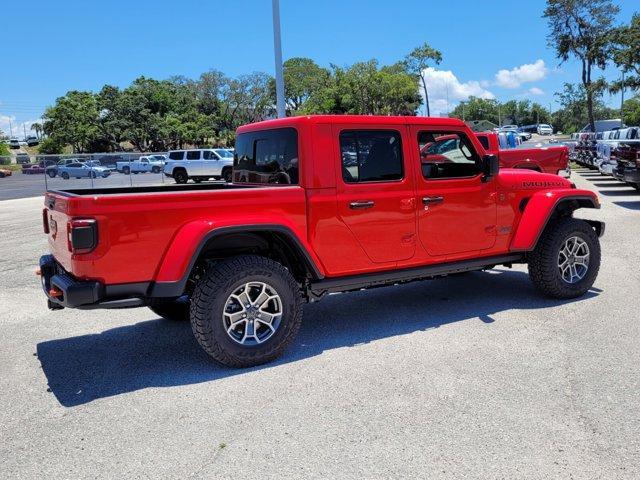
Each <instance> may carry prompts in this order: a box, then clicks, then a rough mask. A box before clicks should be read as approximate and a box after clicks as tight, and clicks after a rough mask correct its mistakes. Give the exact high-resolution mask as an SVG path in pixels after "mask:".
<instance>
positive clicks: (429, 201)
mask: <svg viewBox="0 0 640 480" xmlns="http://www.w3.org/2000/svg"><path fill="white" fill-rule="evenodd" d="M442 202H444V197H422V204H423V205H436V204H438V203H442Z"/></svg>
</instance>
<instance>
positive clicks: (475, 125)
mask: <svg viewBox="0 0 640 480" xmlns="http://www.w3.org/2000/svg"><path fill="white" fill-rule="evenodd" d="M465 123H466V124H467V125H468V126H469V128H470V129H471V130H473V131H474V132H489V131H491V130H493V129H494V128H498V125H496V124H495V123H493V122H490V121H489V120H468V121H466V122H465Z"/></svg>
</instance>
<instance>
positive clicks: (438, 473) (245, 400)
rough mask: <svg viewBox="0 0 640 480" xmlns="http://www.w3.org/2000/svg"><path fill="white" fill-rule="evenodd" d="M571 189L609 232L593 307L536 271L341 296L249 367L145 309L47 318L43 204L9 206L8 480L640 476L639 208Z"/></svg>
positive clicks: (617, 195) (587, 179) (2, 260)
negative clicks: (554, 294) (546, 289)
mask: <svg viewBox="0 0 640 480" xmlns="http://www.w3.org/2000/svg"><path fill="white" fill-rule="evenodd" d="M573 181H575V182H576V183H577V184H578V185H579V186H581V187H583V186H586V187H588V188H595V189H597V190H599V191H600V193H601V200H602V209H601V210H599V211H584V212H582V213H581V214H580V215H581V216H586V217H591V218H597V219H601V220H604V221H605V222H606V223H607V228H606V234H605V236H604V237H603V239H602V267H601V270H600V275H599V277H598V279H597V280H596V283H595V285H594V288H593V289H592V290H591V291H590V292H589V294H587V295H586V296H585V297H584V298H581V299H578V300H574V301H553V300H548V299H545V298H541V297H540V296H539V295H538V294H537V293H536V292H535V291H534V290H533V288H532V286H531V284H530V282H529V280H528V277H527V275H526V268H524V267H521V266H518V267H516V268H514V269H513V270H508V269H503V268H501V269H497V270H494V271H491V272H484V273H472V274H468V275H464V276H456V277H451V278H447V279H442V280H435V281H426V282H417V283H412V284H407V285H403V286H396V287H389V288H382V289H376V290H371V291H367V292H358V293H353V294H342V295H332V296H330V297H328V298H325V299H323V300H322V301H321V302H319V303H316V304H311V305H308V306H307V307H306V308H305V319H304V323H303V326H302V329H301V331H300V334H299V336H298V337H297V339H296V340H295V342H294V345H293V347H292V348H290V349H289V350H288V351H287V352H286V353H285V355H284V357H283V358H281V359H280V360H279V361H277V362H275V363H272V364H269V365H266V366H263V367H258V368H251V369H247V370H233V369H227V368H223V367H220V366H217V365H216V364H213V363H211V362H210V361H209V359H208V357H207V356H206V355H205V354H204V353H203V352H201V351H200V349H199V347H198V346H197V344H196V342H195V340H194V339H193V337H192V335H191V331H190V327H189V325H188V324H176V323H171V322H167V321H165V320H162V319H158V318H157V317H156V316H154V314H153V313H152V312H151V311H150V310H147V309H137V310H122V311H118V310H111V311H74V310H63V311H59V312H50V311H48V310H47V309H46V305H45V300H44V296H43V294H42V293H41V291H40V286H39V281H38V279H37V277H36V276H35V275H34V273H33V272H34V267H35V264H36V262H37V259H38V257H39V256H40V255H41V254H42V253H45V252H46V241H45V237H44V235H43V234H42V233H41V232H42V227H41V223H40V218H41V215H40V209H41V208H42V207H41V205H42V200H41V199H39V198H30V199H20V200H6V201H1V202H0V231H2V232H3V233H2V235H0V251H1V252H2V255H1V256H0V285H1V286H2V288H1V289H0V328H1V329H2V340H0V342H1V343H0V403H1V404H2V409H1V410H0V419H1V420H0V462H1V471H2V472H3V473H2V477H4V478H29V479H31V478H60V477H65V478H96V477H110V478H143V477H145V478H146V477H157V478H167V477H180V478H216V479H217V478H228V479H239V478H260V479H265V478H274V479H280V478H305V479H308V478H353V479H361V478H456V479H457V478H589V479H592V478H606V479H611V478H629V479H635V478H639V477H640V435H638V431H640V409H639V408H638V406H639V405H640V393H639V392H640V388H639V387H640V369H639V368H638V366H639V365H640V322H639V318H638V299H640V268H639V267H640V262H639V256H638V238H640V195H639V194H638V193H637V192H636V191H634V190H633V189H632V188H630V187H627V186H625V185H623V184H621V183H618V182H616V181H615V180H613V179H609V178H605V177H601V176H600V175H599V174H598V173H597V172H588V171H580V173H576V172H574V175H573Z"/></svg>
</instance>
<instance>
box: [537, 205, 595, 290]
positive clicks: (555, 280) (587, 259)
mask: <svg viewBox="0 0 640 480" xmlns="http://www.w3.org/2000/svg"><path fill="white" fill-rule="evenodd" d="M599 268H600V242H599V240H598V236H597V235H596V233H595V231H594V230H593V228H591V225H589V224H588V223H587V222H585V221H583V220H578V219H575V218H571V217H563V218H560V219H558V220H555V221H553V222H552V223H550V224H549V225H548V226H547V228H545V231H544V232H543V233H542V236H541V237H540V240H539V241H538V245H537V246H536V248H535V250H534V251H533V252H532V253H531V256H530V259H529V276H530V278H531V281H532V282H533V284H534V285H535V287H536V288H537V289H538V290H539V291H540V292H542V293H543V294H545V295H547V296H549V297H553V298H575V297H579V296H581V295H584V294H585V293H586V292H587V291H588V290H589V289H590V288H591V286H592V285H593V282H594V281H595V279H596V276H597V275H598V270H599Z"/></svg>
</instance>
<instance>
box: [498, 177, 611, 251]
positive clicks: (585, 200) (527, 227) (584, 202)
mask: <svg viewBox="0 0 640 480" xmlns="http://www.w3.org/2000/svg"><path fill="white" fill-rule="evenodd" d="M566 202H570V205H567V204H566ZM567 206H570V208H571V211H573V210H576V209H577V208H600V202H599V201H598V197H597V196H596V194H595V193H593V192H592V191H590V190H577V189H569V188H567V189H558V190H548V191H539V192H536V193H534V194H533V195H532V196H531V197H530V198H529V201H528V202H527V203H526V206H525V208H524V212H523V213H522V217H521V218H520V222H519V223H518V228H517V230H516V232H515V234H514V236H513V239H512V240H511V246H510V251H512V252H527V251H531V250H533V249H534V248H535V246H536V244H537V243H538V239H539V238H540V235H541V234H542V232H543V231H544V229H545V227H546V226H547V223H549V220H550V219H551V217H552V216H553V214H554V212H556V211H557V210H558V209H559V208H563V207H567ZM601 231H604V229H603V228H602V229H601Z"/></svg>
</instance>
